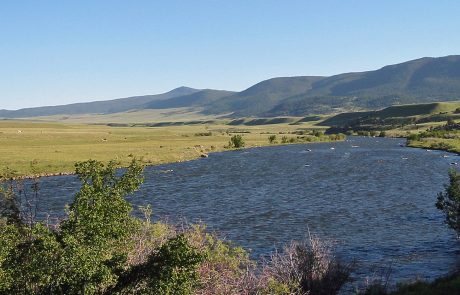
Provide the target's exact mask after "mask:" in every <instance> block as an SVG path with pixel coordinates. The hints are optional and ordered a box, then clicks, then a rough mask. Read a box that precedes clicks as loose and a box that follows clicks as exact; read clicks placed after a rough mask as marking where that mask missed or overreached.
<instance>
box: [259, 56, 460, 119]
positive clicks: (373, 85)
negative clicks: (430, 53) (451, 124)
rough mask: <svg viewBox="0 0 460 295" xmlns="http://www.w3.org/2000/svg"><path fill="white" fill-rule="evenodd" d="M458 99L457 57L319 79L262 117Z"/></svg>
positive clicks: (459, 65) (459, 63) (459, 69)
mask: <svg viewBox="0 0 460 295" xmlns="http://www.w3.org/2000/svg"><path fill="white" fill-rule="evenodd" d="M458 99H460V56H459V55H455V56H454V55H453V56H447V57H440V58H427V57H426V58H421V59H417V60H412V61H408V62H404V63H400V64H396V65H390V66H385V67H383V68H381V69H379V70H375V71H368V72H360V73H346V74H340V75H335V76H331V77H327V78H324V79H321V80H319V81H317V82H315V83H313V85H312V87H311V89H310V90H308V91H306V92H304V93H302V94H299V95H295V96H292V97H289V98H287V99H285V100H283V101H282V102H280V103H279V104H278V105H276V106H275V107H273V108H272V109H271V110H270V111H268V112H266V113H265V114H263V115H269V116H275V115H285V114H290V115H295V114H313V113H328V112H334V111H337V110H343V109H345V110H353V109H379V108H383V107H388V106H391V105H399V104H409V103H428V102H438V101H450V100H458Z"/></svg>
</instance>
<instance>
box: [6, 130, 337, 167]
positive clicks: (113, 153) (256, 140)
mask: <svg viewBox="0 0 460 295" xmlns="http://www.w3.org/2000/svg"><path fill="white" fill-rule="evenodd" d="M308 129H315V127H314V126H313V125H312V124H311V123H308V122H306V123H302V124H298V125H290V124H270V125H257V126H229V125H223V124H222V125H218V124H213V125H207V124H197V125H183V126H167V127H142V126H139V127H111V126H107V125H83V124H62V123H43V122H26V121H2V122H0V167H2V168H3V169H5V167H9V168H11V169H13V170H14V171H16V173H17V175H18V176H28V175H48V174H59V173H69V172H72V171H73V170H74V163H75V162H78V161H84V160H87V159H95V160H99V161H109V160H111V159H114V158H115V159H116V160H117V161H119V162H120V165H122V166H126V165H127V164H129V163H130V161H131V159H132V158H133V157H137V158H142V161H143V162H144V163H145V164H147V165H155V164H163V163H171V162H181V161H187V160H191V159H195V158H198V157H200V156H201V155H203V154H207V153H210V152H216V151H223V150H226V146H227V145H228V142H229V139H230V137H231V135H233V134H241V135H242V136H243V138H244V141H245V147H258V146H265V145H269V141H268V136H270V135H273V134H276V136H277V137H278V138H279V140H278V141H279V142H280V143H281V139H282V137H283V136H284V137H285V141H287V142H289V141H292V142H296V143H299V142H307V141H311V142H314V141H330V140H331V138H330V137H328V136H314V135H310V132H309V131H305V130H308ZM301 133H304V134H301ZM301 137H303V138H301ZM31 164H32V165H31Z"/></svg>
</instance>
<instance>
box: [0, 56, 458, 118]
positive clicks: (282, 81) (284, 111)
mask: <svg viewBox="0 0 460 295" xmlns="http://www.w3.org/2000/svg"><path fill="white" fill-rule="evenodd" d="M453 100H460V55H452V56H446V57H439V58H429V57H425V58H420V59H416V60H412V61H408V62H404V63H400V64H395V65H389V66H385V67H383V68H381V69H378V70H375V71H367V72H359V73H345V74H339V75H335V76H331V77H317V76H300V77H282V78H273V79H269V80H265V81H262V82H260V83H257V84H256V85H254V86H252V87H249V88H248V89H246V90H244V91H241V92H238V93H234V92H230V91H222V90H211V89H205V90H197V89H192V88H186V87H181V88H178V89H175V90H172V91H170V92H168V93H164V94H159V95H147V96H138V97H129V98H122V99H116V100H111V101H99V102H91V103H78V104H71V105H65V106H55V107H41V108H29V109H22V110H18V111H6V110H0V117H7V118H20V117H36V116H52V115H59V114H70V115H71V114H95V113H97V114H112V113H120V112H126V111H130V110H144V109H169V108H183V107H185V108H190V107H192V108H194V109H196V107H199V109H200V110H202V112H203V113H204V114H205V115H219V114H231V116H232V117H273V116H305V115H310V114H330V113H339V112H347V111H364V110H377V109H381V108H385V107H389V106H392V105H404V104H413V103H430V102H440V101H453Z"/></svg>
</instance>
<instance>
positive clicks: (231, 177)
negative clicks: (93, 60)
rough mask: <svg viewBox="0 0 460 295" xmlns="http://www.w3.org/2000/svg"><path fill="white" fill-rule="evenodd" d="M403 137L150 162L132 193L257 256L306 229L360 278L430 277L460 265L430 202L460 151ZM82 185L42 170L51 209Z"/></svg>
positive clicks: (165, 214)
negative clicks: (409, 144)
mask: <svg viewBox="0 0 460 295" xmlns="http://www.w3.org/2000/svg"><path fill="white" fill-rule="evenodd" d="M400 143H403V140H401V139H387V138H362V137H349V139H348V140H347V141H344V142H336V143H318V144H310V145H287V146H273V147H265V148H253V149H245V150H238V151H228V152H223V153H214V154H210V156H209V158H204V159H199V160H194V161H190V162H184V163H174V164H167V165H160V166H151V167H147V168H146V170H145V183H144V184H143V186H142V188H141V190H140V191H139V192H137V193H136V194H135V195H134V196H131V197H130V200H131V201H132V202H133V203H134V204H136V205H145V204H152V207H153V210H154V215H155V218H157V219H158V218H161V219H167V220H169V221H171V222H178V221H180V220H181V219H186V220H187V221H188V222H197V221H202V222H203V223H205V224H207V225H208V228H209V229H210V230H212V231H216V232H217V233H219V235H220V236H223V237H225V238H226V239H228V240H231V241H233V242H235V243H236V244H238V245H241V246H243V247H245V248H247V249H250V250H251V255H252V257H254V258H259V257H261V256H264V255H267V254H269V253H270V252H271V251H273V250H274V249H281V248H282V245H283V244H285V243H288V242H289V241H291V240H302V239H304V238H305V237H306V235H307V231H308V229H309V230H310V232H312V233H313V234H315V235H318V236H319V237H321V238H324V239H329V240H332V241H334V243H335V250H336V253H337V254H338V255H339V256H341V257H342V258H343V259H345V260H347V261H351V260H356V262H357V270H356V272H355V274H354V277H355V279H356V281H364V280H365V278H366V277H368V276H370V277H372V276H379V274H380V271H381V270H382V269H384V268H387V267H390V266H391V277H390V280H391V281H392V282H395V281H400V280H409V279H414V278H421V279H428V280H432V279H434V278H436V277H439V276H441V275H444V274H446V273H448V272H449V271H451V270H453V269H454V268H455V267H456V266H458V265H459V260H460V259H459V257H460V253H459V252H460V251H459V248H460V247H459V244H460V243H459V242H457V240H456V237H455V235H454V232H453V231H452V230H450V229H448V228H447V226H446V225H445V224H443V221H444V217H443V215H442V213H441V212H439V210H437V209H436V208H435V205H434V204H435V201H436V195H437V193H438V192H440V191H442V190H443V184H445V183H447V181H448V176H447V171H448V168H449V166H451V163H452V162H459V163H460V157H458V156H456V155H454V154H448V153H445V152H441V151H427V150H424V149H413V148H406V147H401V146H400ZM308 149H309V150H310V151H309V150H308ZM78 187H79V182H78V181H77V180H76V178H75V176H59V177H45V178H42V179H41V194H42V195H43V196H46V198H45V199H47V200H48V201H49V202H48V203H47V204H46V206H45V207H46V210H48V211H49V212H51V213H56V214H59V212H61V213H62V208H63V206H64V204H66V203H68V202H69V201H70V199H69V197H68V196H69V195H72V194H74V193H75V192H76V190H78ZM42 209H43V208H42Z"/></svg>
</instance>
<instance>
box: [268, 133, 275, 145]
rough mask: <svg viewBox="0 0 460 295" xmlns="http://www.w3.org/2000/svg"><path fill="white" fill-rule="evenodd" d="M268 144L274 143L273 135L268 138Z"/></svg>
mask: <svg viewBox="0 0 460 295" xmlns="http://www.w3.org/2000/svg"><path fill="white" fill-rule="evenodd" d="M268 142H269V143H270V144H273V143H276V135H274V134H273V135H270V136H269V137H268Z"/></svg>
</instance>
